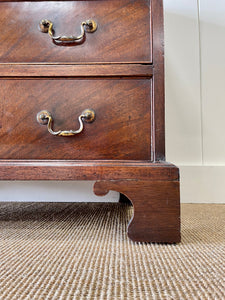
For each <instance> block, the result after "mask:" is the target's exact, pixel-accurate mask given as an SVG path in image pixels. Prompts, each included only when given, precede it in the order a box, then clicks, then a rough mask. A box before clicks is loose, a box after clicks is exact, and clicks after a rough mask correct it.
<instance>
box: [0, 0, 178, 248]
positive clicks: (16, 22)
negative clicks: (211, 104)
mask: <svg viewBox="0 0 225 300" xmlns="http://www.w3.org/2000/svg"><path fill="white" fill-rule="evenodd" d="M162 2H163V1H162V0H135V1H133V0H124V1H120V0H111V1H109V0H102V1H95V0H88V1H86V0H81V1H46V2H41V1H30V2H24V1H16V2H15V1H13V0H11V1H2V0H0V9H1V15H0V25H1V45H0V77H1V89H0V113H1V118H0V140H1V147H0V179H1V180H94V181H96V183H95V185H94V192H95V193H96V194H97V195H103V194H106V193H107V192H108V191H109V190H115V191H118V192H120V193H121V194H122V195H124V197H126V199H129V200H130V201H131V202H132V204H133V206H134V217H133V219H132V220H131V222H130V224H129V227H128V235H129V237H130V238H131V239H132V240H133V241H143V242H167V243H174V242H179V241H180V207H179V170H178V168H177V167H175V166H174V165H172V164H170V163H166V162H165V129H164V126H165V124H164V50H163V40H164V38H163V7H162ZM43 18H48V19H50V20H51V21H53V23H54V27H55V30H56V35H58V34H65V35H67V34H71V33H72V34H75V35H77V34H78V33H79V27H80V22H81V21H85V20H86V19H88V18H92V19H94V20H96V21H97V23H98V29H97V31H96V32H95V33H93V34H87V36H86V39H85V40H84V41H83V42H82V43H79V45H73V46H67V47H65V46H57V45H55V44H54V43H52V41H51V39H50V38H49V36H48V35H47V34H44V33H42V32H40V31H39V30H38V23H39V21H40V20H41V19H43ZM86 108H92V109H94V110H95V112H96V120H95V122H94V123H92V124H85V129H84V132H82V133H81V134H80V135H77V136H74V137H70V138H68V137H64V138H63V137H54V136H51V135H50V134H49V133H48V132H47V128H46V127H44V126H41V125H39V124H38V123H37V121H36V114H37V113H38V112H39V111H40V110H44V109H46V110H49V111H50V112H51V113H52V114H53V118H54V120H55V124H54V128H55V129H56V130H58V129H62V130H67V129H76V128H77V127H78V122H77V117H78V115H79V114H80V113H81V112H82V111H83V110H84V109H86Z"/></svg>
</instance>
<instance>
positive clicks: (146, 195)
mask: <svg viewBox="0 0 225 300" xmlns="http://www.w3.org/2000/svg"><path fill="white" fill-rule="evenodd" d="M109 190H114V191H118V192H120V193H122V194H124V195H125V196H126V197H127V198H129V199H130V201H131V202H132V204H133V206H134V215H133V218H132V219H131V221H130V223H129V225H128V236H129V238H130V239H131V240H133V241H137V242H157V243H177V242H180V199H179V181H160V180H158V181H155V180H152V181H151V180H114V181H113V180H112V181H111V180H109V181H97V182H96V183H95V185H94V192H95V194H96V195H99V196H101V195H105V194H107V193H108V191H109Z"/></svg>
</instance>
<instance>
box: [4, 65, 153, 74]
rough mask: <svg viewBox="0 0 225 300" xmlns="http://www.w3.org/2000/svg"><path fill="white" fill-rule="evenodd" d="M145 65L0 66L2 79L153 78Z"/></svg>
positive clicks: (150, 67)
mask: <svg viewBox="0 0 225 300" xmlns="http://www.w3.org/2000/svg"><path fill="white" fill-rule="evenodd" d="M152 75H153V66H152V65H147V64H146V65H145V64H97V65H94V64H92V65H89V64H88V65H86V64H67V65H64V64H63V65H62V64H6V63H5V64H0V77H106V76H108V77H116V76H125V77H151V76H152Z"/></svg>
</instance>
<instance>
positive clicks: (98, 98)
mask: <svg viewBox="0 0 225 300" xmlns="http://www.w3.org/2000/svg"><path fill="white" fill-rule="evenodd" d="M1 83H2V88H1V89H0V98H1V110H0V111H1V128H0V140H1V148H0V158H4V159H7V158H8V159H83V160H84V159H137V160H138V159H149V160H150V159H151V156H150V155H151V151H150V150H151V128H150V124H151V121H150V111H151V107H150V104H151V99H150V95H151V81H150V80H148V79H145V80H142V79H114V80H112V79H98V80H97V79H95V80H88V79H82V80H77V79H74V80H73V79H71V80H69V79H67V80H61V79H58V80H57V79H54V80H50V79H48V80H47V79H46V80H38V79H33V80H19V79H18V80H2V81H1ZM141 99H145V101H141ZM87 108H92V109H93V110H94V111H95V113H96V120H95V121H94V122H93V123H90V124H87V123H85V124H84V130H83V132H81V133H80V134H78V135H76V136H73V137H60V136H52V135H51V134H50V133H49V132H48V131H47V127H46V126H43V125H40V124H39V123H38V122H37V120H36V115H37V113H38V112H39V111H42V110H47V111H49V112H50V113H52V116H53V118H54V128H55V130H68V129H74V130H75V129H78V128H79V123H78V116H79V115H80V114H81V113H82V111H83V110H85V109H87Z"/></svg>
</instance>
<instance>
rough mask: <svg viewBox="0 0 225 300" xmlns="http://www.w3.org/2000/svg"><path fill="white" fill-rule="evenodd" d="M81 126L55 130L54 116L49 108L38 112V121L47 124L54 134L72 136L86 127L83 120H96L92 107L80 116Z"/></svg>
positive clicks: (88, 121)
mask: <svg viewBox="0 0 225 300" xmlns="http://www.w3.org/2000/svg"><path fill="white" fill-rule="evenodd" d="M78 120H79V123H80V128H79V129H77V130H59V131H54V130H53V128H52V127H53V118H52V115H51V113H50V112H48V111H47V110H42V111H40V112H39V113H38V114H37V121H38V123H39V124H41V125H47V128H48V131H49V132H50V133H51V134H52V135H58V136H72V135H75V134H78V133H80V132H81V131H82V130H83V129H84V124H83V122H82V121H85V122H87V123H91V122H93V121H94V120H95V112H94V111H93V110H92V109H85V110H84V111H83V112H82V114H81V115H80V116H79V117H78Z"/></svg>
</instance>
